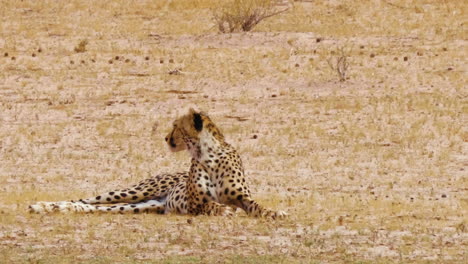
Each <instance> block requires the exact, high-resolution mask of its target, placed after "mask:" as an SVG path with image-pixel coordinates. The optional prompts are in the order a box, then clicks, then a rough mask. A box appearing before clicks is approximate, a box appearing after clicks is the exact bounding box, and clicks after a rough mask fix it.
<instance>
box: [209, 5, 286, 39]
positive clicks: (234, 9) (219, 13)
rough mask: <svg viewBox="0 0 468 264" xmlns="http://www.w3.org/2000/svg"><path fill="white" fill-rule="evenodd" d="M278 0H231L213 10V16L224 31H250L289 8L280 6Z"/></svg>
mask: <svg viewBox="0 0 468 264" xmlns="http://www.w3.org/2000/svg"><path fill="white" fill-rule="evenodd" d="M277 3H278V1H276V0H229V2H228V3H226V4H224V5H221V6H220V7H218V8H216V9H215V10H213V18H214V20H215V21H216V24H217V26H218V29H219V31H220V32H222V33H232V32H236V31H250V30H252V29H253V28H254V27H255V26H256V25H257V24H258V23H260V22H261V21H262V20H264V19H265V18H269V17H272V16H275V15H278V14H280V13H283V12H285V11H287V10H288V9H289V6H288V7H284V8H281V9H280V8H279V7H278V6H277Z"/></svg>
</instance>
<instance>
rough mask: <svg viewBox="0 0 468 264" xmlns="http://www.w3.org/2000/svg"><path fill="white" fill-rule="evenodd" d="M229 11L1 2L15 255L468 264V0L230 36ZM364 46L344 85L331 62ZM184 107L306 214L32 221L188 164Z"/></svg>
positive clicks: (308, 18)
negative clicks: (173, 127) (225, 29)
mask: <svg viewBox="0 0 468 264" xmlns="http://www.w3.org/2000/svg"><path fill="white" fill-rule="evenodd" d="M374 2H375V1H374ZM374 2H372V3H374ZM214 3H217V1H209V0H199V1H193V0H192V1H189V0H178V1H137V2H132V4H129V3H128V1H99V2H95V1H68V2H63V3H60V4H57V3H55V2H49V1H23V2H18V1H3V2H2V6H1V7H0V17H1V19H2V38H1V39H0V51H1V53H0V79H1V80H2V82H0V124H1V127H0V186H1V188H2V192H1V193H0V259H2V260H6V261H8V262H10V263H11V262H19V263H21V262H44V263H67V262H71V261H80V262H84V263H114V262H128V263H132V262H160V261H163V262H167V263H181V262H189V263H207V262H227V263H249V262H250V263H261V262H267V263H268V262H270V263H320V262H347V263H395V262H405V263H408V262H415V263H428V262H434V263H443V262H446V263H463V262H466V261H467V258H468V255H467V254H466V248H467V247H468V232H467V225H468V219H467V215H468V200H467V198H466V197H468V183H467V177H466V170H467V168H468V159H467V153H468V145H467V141H468V131H467V128H466V125H464V124H465V123H466V112H467V111H468V109H467V100H466V98H467V95H468V94H467V90H466V63H465V60H464V58H465V57H466V49H467V47H466V46H467V45H466V39H465V38H466V37H465V31H466V30H465V27H466V26H465V25H464V24H463V14H464V13H466V10H467V6H466V4H465V3H463V1H435V0H433V1H429V0H425V1H403V0H401V1H377V5H372V6H370V3H369V2H368V1H354V2H352V3H351V2H349V3H348V2H346V1H314V2H296V3H295V5H294V8H292V9H291V11H289V12H287V13H284V14H281V15H278V16H276V17H272V18H270V19H267V20H265V21H264V22H262V24H259V25H258V27H256V28H255V29H254V32H253V33H242V34H229V35H218V34H216V33H215V32H216V30H217V29H216V27H215V24H214V22H213V21H211V20H210V19H209V17H210V8H211V7H212V6H213V4H214ZM337 25H339V26H337ZM82 40H87V41H88V44H87V45H86V48H85V50H83V52H79V53H77V52H75V50H74V49H75V47H77V44H78V43H80V41H82ZM349 43H352V44H353V49H352V51H351V53H350V54H349V57H350V59H351V60H352V67H350V68H349V70H348V72H347V76H348V77H349V80H347V81H346V82H344V83H341V82H335V81H334V80H336V73H335V72H333V71H332V70H331V69H330V68H329V67H328V65H327V58H329V56H330V52H331V50H332V48H333V47H338V46H343V45H345V44H349ZM178 69H180V71H179V72H180V74H178V75H170V74H168V72H171V71H174V70H178ZM184 104H197V105H199V106H200V108H202V109H205V110H207V111H208V112H209V113H211V115H212V117H213V119H214V120H215V121H216V122H217V124H218V125H219V126H220V127H221V128H222V129H223V131H224V132H225V134H226V136H227V138H228V141H229V142H231V143H232V144H233V145H235V146H236V147H237V148H238V150H239V152H240V154H241V156H242V157H243V161H244V165H245V167H246V172H247V173H248V175H250V176H249V177H250V178H249V180H250V184H251V186H252V191H253V193H254V196H255V197H256V198H257V199H258V200H259V201H260V202H262V203H263V204H265V205H267V206H269V207H272V208H277V209H285V210H286V211H288V212H289V213H290V215H291V217H290V218H289V219H287V220H284V221H279V222H269V221H266V220H262V219H254V218H248V217H243V216H242V214H241V216H239V217H237V218H233V219H222V220H220V219H219V218H214V217H203V216H201V217H195V218H191V217H187V216H174V215H169V216H160V215H149V214H148V215H102V214H96V215H59V214H54V215H30V214H28V213H27V210H26V209H27V205H28V204H30V203H33V202H35V201H43V200H46V201H53V200H68V199H75V198H80V197H87V196H91V195H95V194H96V193H98V192H101V191H105V190H108V189H112V188H115V187H119V186H125V185H127V184H130V183H134V182H136V181H138V180H140V179H143V178H145V177H147V176H148V175H151V174H154V173H158V172H168V171H169V172H170V171H181V170H185V169H187V168H188V165H189V158H188V155H187V154H185V153H179V154H172V153H169V152H168V151H167V148H166V146H165V145H164V140H163V137H164V135H165V133H166V132H167V130H168V129H169V128H170V123H171V121H172V120H173V119H174V118H175V117H176V116H177V114H178V113H180V112H181V111H185V107H182V106H183V105H184ZM155 122H156V125H155ZM154 128H156V129H154ZM188 219H192V223H189V222H190V221H187V220H188Z"/></svg>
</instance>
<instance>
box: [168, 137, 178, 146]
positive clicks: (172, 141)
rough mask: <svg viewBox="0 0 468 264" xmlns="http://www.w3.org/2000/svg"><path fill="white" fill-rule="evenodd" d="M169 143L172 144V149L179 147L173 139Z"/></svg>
mask: <svg viewBox="0 0 468 264" xmlns="http://www.w3.org/2000/svg"><path fill="white" fill-rule="evenodd" d="M169 143H170V144H171V147H173V148H175V147H177V145H176V144H175V143H174V139H173V138H171V140H170V142H169Z"/></svg>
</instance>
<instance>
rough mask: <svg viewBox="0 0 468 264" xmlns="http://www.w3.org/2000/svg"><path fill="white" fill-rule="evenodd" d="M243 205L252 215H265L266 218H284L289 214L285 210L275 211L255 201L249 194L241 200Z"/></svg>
mask: <svg viewBox="0 0 468 264" xmlns="http://www.w3.org/2000/svg"><path fill="white" fill-rule="evenodd" d="M241 207H242V209H244V211H245V212H246V213H247V214H248V215H251V216H255V217H265V218H273V219H278V218H284V217H286V216H287V213H286V212H283V211H273V210H270V209H267V208H265V207H263V206H261V205H260V204H259V203H257V202H256V201H254V200H253V199H252V198H250V197H249V196H244V198H243V199H242V201H241Z"/></svg>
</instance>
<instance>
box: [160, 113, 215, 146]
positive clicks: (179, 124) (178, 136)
mask: <svg viewBox="0 0 468 264" xmlns="http://www.w3.org/2000/svg"><path fill="white" fill-rule="evenodd" d="M202 132H208V134H210V135H212V136H213V137H214V138H216V139H217V140H220V141H224V137H223V135H222V134H221V132H220V131H219V130H218V128H217V127H216V126H215V125H214V124H213V122H212V121H211V119H210V118H209V117H208V116H207V115H206V114H205V113H203V112H200V111H195V110H194V109H193V108H190V110H189V111H188V113H187V114H186V115H183V116H181V117H179V118H178V119H176V120H175V121H174V122H173V128H172V130H171V132H170V133H169V134H168V135H167V136H166V142H167V144H168V145H169V149H170V150H171V151H173V152H177V151H181V150H184V149H187V144H189V145H191V146H195V145H197V144H198V143H199V141H200V137H201V136H202Z"/></svg>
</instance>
